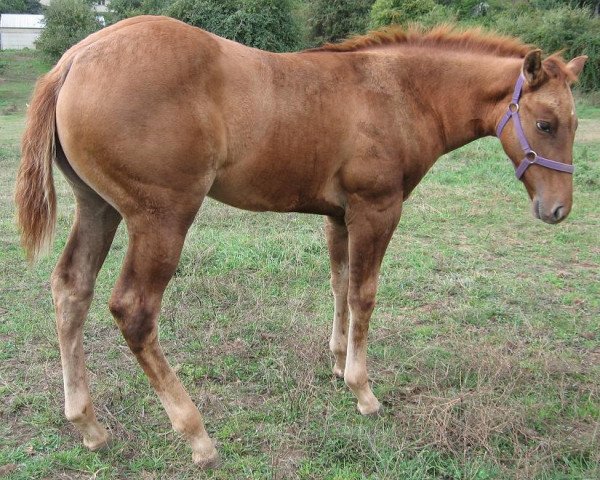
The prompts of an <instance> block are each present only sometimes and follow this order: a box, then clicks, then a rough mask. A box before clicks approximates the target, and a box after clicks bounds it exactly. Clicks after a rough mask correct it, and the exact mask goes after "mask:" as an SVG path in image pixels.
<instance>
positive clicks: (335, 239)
mask: <svg viewBox="0 0 600 480" xmlns="http://www.w3.org/2000/svg"><path fill="white" fill-rule="evenodd" d="M325 232H326V234H327V247H328V248H329V261H330V264H331V289H332V290H333V298H334V302H335V307H334V313H333V328H332V329H331V339H330V340H329V348H330V349H331V352H332V353H333V356H334V359H335V365H334V366H333V373H334V374H335V375H337V376H338V377H341V378H343V377H344V368H345V365H346V350H347V348H348V229H347V228H346V224H345V223H344V221H343V220H338V219H335V218H331V217H326V221H325Z"/></svg>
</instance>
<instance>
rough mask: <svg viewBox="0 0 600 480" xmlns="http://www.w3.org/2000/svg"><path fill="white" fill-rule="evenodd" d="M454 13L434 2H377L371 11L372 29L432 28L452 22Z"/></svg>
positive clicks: (387, 0) (404, 0)
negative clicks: (407, 26) (412, 24)
mask: <svg viewBox="0 0 600 480" xmlns="http://www.w3.org/2000/svg"><path fill="white" fill-rule="evenodd" d="M454 18H455V15H454V12H453V11H452V10H451V9H449V8H448V7H445V6H444V5H440V4H438V3H436V2H435V0H377V1H376V2H375V3H374V4H373V7H372V9H371V22H370V26H371V27H372V28H379V27H383V26H385V25H390V24H400V25H406V24H409V23H420V24H423V25H426V26H432V25H435V24H438V23H441V22H444V21H445V22H448V21H452V20H453V19H454Z"/></svg>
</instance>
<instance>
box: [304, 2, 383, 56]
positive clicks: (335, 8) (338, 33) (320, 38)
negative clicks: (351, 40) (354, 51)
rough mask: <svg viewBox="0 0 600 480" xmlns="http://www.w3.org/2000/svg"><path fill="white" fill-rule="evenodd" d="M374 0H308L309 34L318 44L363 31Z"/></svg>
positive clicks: (366, 25) (313, 41) (367, 22)
mask: <svg viewBox="0 0 600 480" xmlns="http://www.w3.org/2000/svg"><path fill="white" fill-rule="evenodd" d="M374 1H375V0H311V1H310V2H309V6H308V8H309V18H308V23H309V26H310V36H311V40H312V43H314V44H316V45H320V44H323V43H326V42H335V41H338V40H342V39H344V38H348V37H349V36H351V35H355V34H359V33H364V32H365V30H366V29H367V27H368V24H369V13H370V12H371V7H372V6H373V3H374Z"/></svg>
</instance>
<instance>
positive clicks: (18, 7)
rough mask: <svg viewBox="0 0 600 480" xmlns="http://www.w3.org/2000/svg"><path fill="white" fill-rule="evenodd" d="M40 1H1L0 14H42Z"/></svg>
mask: <svg viewBox="0 0 600 480" xmlns="http://www.w3.org/2000/svg"><path fill="white" fill-rule="evenodd" d="M41 11H42V5H41V4H40V2H39V0H0V13H40V12H41Z"/></svg>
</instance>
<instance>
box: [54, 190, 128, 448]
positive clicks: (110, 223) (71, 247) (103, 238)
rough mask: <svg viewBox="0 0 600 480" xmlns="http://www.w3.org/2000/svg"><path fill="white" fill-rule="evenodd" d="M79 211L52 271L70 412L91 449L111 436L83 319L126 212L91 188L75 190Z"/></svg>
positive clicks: (66, 409)
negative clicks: (99, 412) (99, 413)
mask: <svg viewBox="0 0 600 480" xmlns="http://www.w3.org/2000/svg"><path fill="white" fill-rule="evenodd" d="M75 193H76V199H77V210H76V213H75V222H74V223H73V227H72V229H71V234H70V236H69V240H68V242H67V245H66V247H65V249H64V251H63V253H62V255H61V257H60V260H59V261H58V264H57V265H56V267H55V269H54V272H53V273H52V296H53V299H54V307H55V310H56V327H57V331H58V341H59V345H60V355H61V362H62V368H63V380H64V386H65V415H66V417H67V419H68V420H69V421H71V422H72V423H73V424H74V425H75V426H76V427H77V428H78V430H79V431H80V432H81V433H82V435H83V443H84V444H85V446H86V447H88V448H90V449H91V450H95V449H97V448H100V447H102V446H103V445H104V444H105V443H106V442H107V440H108V438H109V435H108V432H107V431H106V429H105V428H104V427H103V426H102V425H100V423H98V420H96V415H95V413H94V407H93V405H92V400H91V397H90V391H89V387H88V382H87V376H86V371H85V357H84V353H83V323H84V321H85V318H86V316H87V313H88V310H89V308H90V304H91V302H92V296H93V291H94V284H95V281H96V276H97V274H98V271H99V270H100V267H101V266H102V264H103V263H104V259H105V258H106V254H107V252H108V250H109V248H110V245H111V243H112V240H113V237H114V235H115V231H116V229H117V226H118V225H119V222H120V220H121V216H120V215H119V214H118V213H117V212H116V211H115V210H114V209H113V208H112V207H111V206H110V205H108V204H107V203H106V202H105V201H104V200H102V199H101V198H100V197H99V196H98V195H96V194H95V193H94V192H92V191H91V190H89V189H83V188H75Z"/></svg>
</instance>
